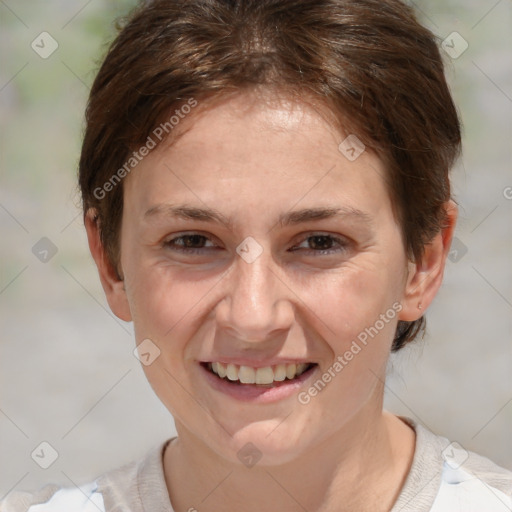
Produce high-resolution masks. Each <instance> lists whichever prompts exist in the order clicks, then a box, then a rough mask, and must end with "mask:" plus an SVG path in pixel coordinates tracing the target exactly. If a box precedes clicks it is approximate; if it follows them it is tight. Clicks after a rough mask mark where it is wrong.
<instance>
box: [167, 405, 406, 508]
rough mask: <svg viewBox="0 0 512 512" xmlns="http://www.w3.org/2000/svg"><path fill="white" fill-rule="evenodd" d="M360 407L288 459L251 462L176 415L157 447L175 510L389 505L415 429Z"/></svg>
mask: <svg viewBox="0 0 512 512" xmlns="http://www.w3.org/2000/svg"><path fill="white" fill-rule="evenodd" d="M361 413H362V414H363V417H362V418H361V417H359V414H358V415H357V416H358V417H354V418H353V419H352V420H351V421H350V422H349V423H348V424H346V425H344V427H343V429H341V430H340V431H339V432H337V433H336V434H335V435H333V436H331V437H329V438H328V439H326V440H325V441H323V442H322V443H320V444H318V445H315V446H313V447H311V449H310V450H308V451H307V452H304V453H302V454H301V455H300V456H298V457H297V458H295V459H294V460H293V461H292V462H290V463H287V464H283V465H279V466H264V465H261V464H256V465H255V466H254V467H252V468H246V467H245V466H243V465H242V464H239V465H235V464H232V463H231V462H229V461H227V460H226V459H225V458H223V457H221V456H219V455H218V454H217V453H216V452H213V451H212V450H211V449H210V448H209V447H208V446H207V445H205V444H204V443H203V442H202V441H201V440H198V438H197V437H195V436H194V435H192V434H191V433H190V432H189V431H187V430H186V429H185V428H178V426H179V427H182V426H181V425H179V424H178V423H177V424H176V426H177V430H178V434H179V436H178V438H177V439H175V440H174V441H173V443H171V444H170V445H169V446H168V449H167V450H166V452H165V455H164V473H165V478H166V483H167V488H168V491H169V495H170V496H171V500H172V504H173V507H174V510H175V511H176V512H182V511H183V512H184V511H189V510H194V508H195V509H197V510H200V511H201V512H203V511H204V512H208V511H214V510H222V509H226V508H227V509H229V510H235V509H236V508H238V509H240V510H244V511H247V512H253V511H254V512H256V511H260V510H262V509H268V510H280V509H282V510H287V511H297V512H303V511H304V510H308V511H310V512H313V511H315V512H331V511H337V512H339V511H340V510H346V511H349V510H350V511H352V510H372V511H375V512H379V511H381V510H382V511H388V510H390V509H391V508H392V505H393V503H394V502H395V501H396V499H397V497H398V495H399V492H400V489H401V488H402V485H403V483H404V481H405V478H406V476H407V474H408V472H409V469H410V465H411V463H412V458H413V455H414V444H415V435H414V432H413V430H412V429H411V428H410V427H409V426H407V425H406V424H405V423H403V422H402V421H401V420H399V419H398V418H396V417H395V416H393V415H391V414H389V413H386V412H382V410H379V411H376V413H378V414H375V415H373V416H371V415H370V416H369V417H367V418H366V421H364V419H365V418H364V411H361ZM340 504H343V508H340ZM235 507H236V508H235Z"/></svg>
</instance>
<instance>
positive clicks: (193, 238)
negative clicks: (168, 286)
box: [163, 233, 349, 256]
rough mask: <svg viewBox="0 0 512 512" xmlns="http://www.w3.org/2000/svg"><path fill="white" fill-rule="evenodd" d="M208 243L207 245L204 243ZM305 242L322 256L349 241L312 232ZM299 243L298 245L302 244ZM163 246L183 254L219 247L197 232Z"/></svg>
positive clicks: (295, 249) (343, 247)
mask: <svg viewBox="0 0 512 512" xmlns="http://www.w3.org/2000/svg"><path fill="white" fill-rule="evenodd" d="M208 243H209V244H210V245H209V246H208V245H206V244H208ZM304 243H306V244H307V245H308V246H309V249H306V251H305V252H306V253H310V254H313V255H314V256H322V255H328V254H333V253H338V252H342V251H344V250H346V249H347V247H348V245H349V243H348V241H347V240H345V239H343V238H339V237H335V236H332V235H326V234H314V235H311V236H308V237H307V238H305V239H304V240H303V242H302V244H304ZM302 244H300V245H302ZM163 245H164V247H166V248H169V249H171V250H173V251H178V252H181V253H185V254H201V253H203V254H204V252H205V250H211V249H215V248H219V247H218V246H216V245H215V244H214V243H213V242H212V241H211V239H210V238H208V237H207V236H204V235H201V234H199V233H188V234H182V235H180V236H177V237H175V238H171V239H169V240H166V241H165V242H164V244H163ZM300 245H297V246H294V247H292V248H291V249H290V251H291V252H296V251H301V252H304V250H303V249H304V248H302V249H301V247H300Z"/></svg>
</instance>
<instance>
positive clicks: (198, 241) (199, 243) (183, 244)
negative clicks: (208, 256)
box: [164, 233, 212, 254]
mask: <svg viewBox="0 0 512 512" xmlns="http://www.w3.org/2000/svg"><path fill="white" fill-rule="evenodd" d="M206 242H211V240H210V239H209V238H208V237H206V236H204V235H199V234H198V233H190V234H186V235H180V236H177V237H175V238H171V239H170V240H167V241H165V242H164V246H165V247H166V248H169V249H171V250H173V251H179V252H185V253H196V254H199V253H201V252H204V250H205V249H206V250H208V249H211V248H212V246H209V247H206V246H205V243H206Z"/></svg>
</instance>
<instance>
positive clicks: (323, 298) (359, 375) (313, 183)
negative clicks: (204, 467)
mask: <svg viewBox="0 0 512 512" xmlns="http://www.w3.org/2000/svg"><path fill="white" fill-rule="evenodd" d="M182 123H183V124H182V126H184V127H185V126H186V127H187V131H186V132H185V133H184V134H183V136H182V137H181V138H179V139H178V140H177V142H175V143H174V144H172V145H166V146H163V145H162V146H160V147H158V148H156V149H155V150H154V151H153V152H152V153H150V154H149V156H147V157H146V158H145V159H144V160H142V161H141V163H139V164H138V165H137V167H136V169H134V170H133V171H132V173H131V174H130V175H129V177H127V178H126V180H125V183H124V186H125V190H124V194H125V195H124V202H125V203H124V204H125V207H124V212H123V219H122V228H121V244H120V246H121V267H122V274H123V276H124V287H125V293H126V298H127V304H128V305H129V311H130V316H131V318H132V320H133V322H134V326H135V333H136V339H137V343H141V342H142V341H143V340H147V339H149V340H151V342H150V344H149V345H146V346H147V347H151V350H149V352H150V353H151V354H152V355H151V359H152V358H153V357H154V355H155V354H158V351H160V353H159V355H158V357H156V359H154V361H152V362H151V364H148V365H147V366H144V367H143V368H144V371H145V372H146V375H147V378H148V379H149V382H150V383H151V385H152V387H153V389H154V390H155V392H156V393H157V395H158V396H159V398H160V399H161V400H162V402H163V403H164V404H165V406H166V407H167V408H168V409H169V411H170V412H171V413H172V415H173V416H174V418H175V421H176V426H177V428H178V432H179V433H180V430H181V431H182V432H186V433H187V434H188V435H189V436H192V437H194V438H196V439H197V440H200V441H203V442H204V443H205V444H207V445H208V446H209V447H210V448H211V449H213V450H214V451H216V452H217V453H218V454H220V455H222V456H223V457H225V458H226V459H229V460H231V461H233V462H236V463H240V461H239V460H238V459H237V451H238V450H239V449H240V448H242V447H243V446H244V445H246V443H249V442H250V443H253V444H254V445H255V446H256V447H257V448H258V449H259V450H260V451H261V452H263V453H264V454H265V461H266V462H267V463H269V464H278V463H282V462H285V461H289V460H292V459H293V458H294V457H297V456H298V455H299V454H300V453H303V452H304V451H305V450H308V449H312V448H314V446H315V445H316V444H318V443H321V442H322V441H323V440H326V439H327V438H329V437H331V436H333V435H335V434H336V433H337V432H339V431H340V430H342V429H343V428H344V427H345V426H346V425H348V424H349V423H350V422H351V421H353V420H354V418H357V417H358V415H360V414H361V411H363V410H370V409H372V410H373V409H375V410H377V409H378V408H379V407H380V400H381V395H382V390H381V387H382V386H381V384H380V380H379V377H380V378H381V379H383V378H384V375H385V366H386V361H387V358H388V354H389V350H390V346H391V342H392V340H393V336H394V333H395V329H396V325H397V321H398V319H399V314H398V311H399V310H400V307H401V306H400V302H401V301H402V300H403V297H404V286H405V283H406V280H407V260H406V257H405V251H404V245H403V241H402V238H401V231H400V227H399V225H398V224H397V222H396V220H395V218H394V216H393V213H392V208H391V202H390V197H389V195H388V192H387V189H386V186H385V181H384V175H385V170H384V168H383V166H382V164H381V162H380V161H379V159H378V158H377V156H376V155H374V154H371V153H370V152H369V151H364V152H363V153H362V154H361V155H360V156H359V157H358V158H357V159H355V160H354V161H351V160H349V159H348V158H347V157H346V156H345V154H343V153H342V152H341V151H340V150H339V149H338V146H339V144H340V142H341V141H342V140H343V139H344V138H345V137H346V134H340V133H338V132H337V131H336V130H334V129H333V128H332V127H331V126H330V125H329V124H328V123H327V122H326V121H325V119H324V117H322V116H321V115H320V114H319V113H318V112H317V111H315V110H314V109H313V108H311V107H310V106H308V105H307V104H306V103H293V102H291V101H288V102H287V101H285V100H284V99H283V100H282V101H280V102H274V103H273V104H270V103H269V102H267V101H263V99H262V97H261V96H259V97H258V96H256V95H255V94H249V93H245V94H243V95H240V96H238V97H235V98H231V99H229V100H226V101H225V102H223V103H219V104H217V105H216V106H212V107H211V108H209V109H208V110H205V111H204V112H202V113H201V114H200V115H196V116H195V117H194V118H192V116H191V117H190V118H189V119H185V120H183V121H182ZM186 123H188V124H186ZM365 334H366V337H365ZM365 338H366V339H365ZM363 340H365V341H363ZM145 343H146V344H147V343H149V342H147V341H146V342H145ZM218 362H220V363H223V364H222V366H221V367H220V369H219V367H218V366H217V365H214V368H215V367H217V371H219V372H220V373H221V374H223V373H224V372H226V371H227V372H228V376H227V377H224V378H223V379H221V378H220V377H219V376H216V375H214V374H213V373H212V371H211V370H210V369H209V365H208V363H218ZM228 364H230V365H233V366H231V367H228V366H227V365H228ZM294 364H300V365H302V366H299V367H298V370H299V372H300V371H301V370H304V368H308V369H307V370H306V371H305V372H304V373H303V374H301V375H300V376H299V377H295V375H296V370H294V366H293V365H294ZM283 365H284V366H283ZM305 365H307V366H305ZM311 365H312V366H311ZM239 367H247V368H241V369H240V371H239V372H237V370H238V369H239ZM269 367H270V368H271V369H272V371H271V370H270V369H269ZM286 371H288V372H289V375H288V376H287V377H285V378H284V380H282V379H283V373H284V372H286ZM329 376H330V378H329ZM230 378H234V379H237V380H236V381H231V380H230ZM239 379H240V380H242V381H247V382H249V383H247V382H246V383H240V382H239ZM256 379H258V382H260V383H263V384H250V382H251V381H253V380H256ZM272 379H275V380H274V382H273V383H272V384H268V383H267V384H264V383H266V382H268V380H271V381H272ZM278 379H279V380H278ZM319 381H320V382H321V384H319ZM315 383H316V387H315ZM315 389H316V392H315ZM180 435H181V433H180Z"/></svg>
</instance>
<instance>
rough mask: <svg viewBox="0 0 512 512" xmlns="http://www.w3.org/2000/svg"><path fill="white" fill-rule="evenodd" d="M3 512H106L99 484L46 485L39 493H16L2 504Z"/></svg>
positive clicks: (0, 506)
mask: <svg viewBox="0 0 512 512" xmlns="http://www.w3.org/2000/svg"><path fill="white" fill-rule="evenodd" d="M0 510H1V511H2V512H60V511H62V512H64V511H65V512H98V511H100V512H105V507H104V504H103V497H102V494H101V493H100V492H98V485H97V482H90V483H88V484H86V485H84V486H81V487H80V488H74V489H72V488H63V487H59V486H57V485H54V484H50V485H46V486H45V487H43V488H42V489H40V490H39V491H37V492H34V493H30V492H23V491H15V492H12V493H10V494H9V495H8V496H7V498H6V499H5V500H4V501H2V502H0Z"/></svg>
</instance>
